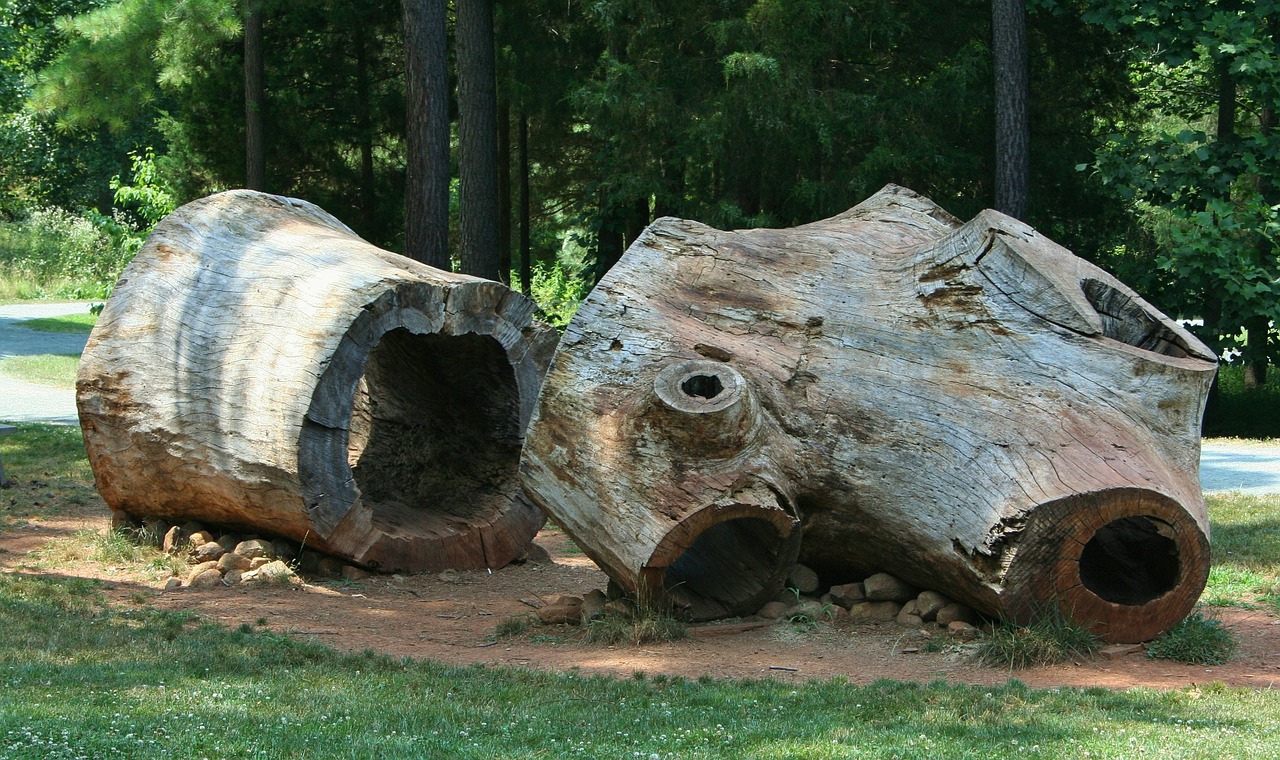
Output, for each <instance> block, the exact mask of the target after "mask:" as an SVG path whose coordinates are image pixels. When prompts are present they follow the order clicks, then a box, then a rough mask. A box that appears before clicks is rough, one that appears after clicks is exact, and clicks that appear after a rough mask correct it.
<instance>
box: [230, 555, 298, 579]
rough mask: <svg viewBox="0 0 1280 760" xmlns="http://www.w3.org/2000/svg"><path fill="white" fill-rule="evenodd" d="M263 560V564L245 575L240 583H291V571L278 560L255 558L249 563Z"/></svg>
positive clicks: (292, 577)
mask: <svg viewBox="0 0 1280 760" xmlns="http://www.w3.org/2000/svg"><path fill="white" fill-rule="evenodd" d="M258 560H264V562H263V564H262V565H260V566H258V567H255V568H252V569H251V570H249V572H247V573H245V574H244V576H243V578H242V579H241V582H242V583H250V582H253V583H291V582H292V581H293V579H294V577H295V576H294V574H293V570H291V569H290V568H289V566H288V565H286V564H285V563H284V562H281V561H280V560H278V559H272V560H268V559H266V558H265V557H255V558H254V559H253V560H251V562H256V561H258Z"/></svg>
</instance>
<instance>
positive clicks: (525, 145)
mask: <svg viewBox="0 0 1280 760" xmlns="http://www.w3.org/2000/svg"><path fill="white" fill-rule="evenodd" d="M518 140H519V147H518V150H519V152H520V290H521V291H522V292H523V293H524V294H525V295H526V296H528V295H531V294H532V293H533V265H532V263H531V262H530V261H529V257H530V255H531V251H530V247H531V246H530V242H529V241H530V219H529V115H528V114H526V113H521V114H520V135H519V137H518Z"/></svg>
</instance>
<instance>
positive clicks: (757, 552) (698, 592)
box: [663, 517, 784, 620]
mask: <svg viewBox="0 0 1280 760" xmlns="http://www.w3.org/2000/svg"><path fill="white" fill-rule="evenodd" d="M783 551H784V537H783V536H782V535H780V534H779V532H778V528H777V526H775V525H774V524H773V523H771V522H769V521H768V520H763V519H760V518H755V517H740V518H737V519H733V520H726V521H725V522H721V523H717V524H715V525H712V526H711V527H710V528H707V529H706V530H704V531H703V532H702V533H700V534H699V535H698V537H697V538H696V539H694V541H693V544H692V545H691V546H690V547H689V548H688V549H686V550H685V551H684V553H682V554H681V555H680V556H679V557H678V558H677V559H676V561H675V562H673V563H672V564H671V566H670V567H668V568H667V571H666V574H665V576H664V578H663V588H664V589H665V590H666V592H667V593H668V594H669V595H670V596H671V598H672V600H673V601H674V602H675V603H676V606H677V607H680V608H683V609H685V610H686V611H687V612H688V614H689V615H690V616H691V617H693V618H694V619H695V620H710V619H713V618H717V617H724V616H726V615H740V614H748V613H751V612H755V610H756V608H758V607H759V606H760V604H762V603H763V601H764V600H762V599H760V597H761V595H762V594H764V593H766V592H767V591H768V588H767V586H768V585H769V583H770V581H771V580H772V578H773V577H774V576H775V575H776V574H777V573H778V568H779V565H780V564H781V563H782V552H783Z"/></svg>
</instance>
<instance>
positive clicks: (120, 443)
mask: <svg viewBox="0 0 1280 760" xmlns="http://www.w3.org/2000/svg"><path fill="white" fill-rule="evenodd" d="M533 310H534V305H533V303H532V302H530V301H529V300H528V299H525V298H523V297H522V296H520V295H518V294H516V293H513V292H512V291H510V290H509V289H508V288H506V287H504V286H502V285H500V284H498V283H494V282H489V281H485V280H479V279H476V278H473V277H467V276H465V275H455V274H451V273H448V272H442V271H440V270H438V269H432V268H430V267H427V266H425V265H422V264H420V263H418V262H415V261H413V260H411V259H408V258H405V257H403V256H397V255H395V254H392V253H388V252H386V251H383V250H381V249H378V248H375V247H374V246H372V245H370V244H368V243H366V242H364V241H363V240H361V239H360V238H358V237H356V235H355V234H354V233H353V232H351V231H350V230H349V229H347V228H346V227H345V226H343V225H342V223H340V222H339V221H338V220H336V219H334V218H333V217H331V216H329V215H328V214H326V213H325V212H323V211H321V210H320V209H319V208H317V207H315V206H312V205H311V204H309V203H306V202H303V201H298V200H294V199H290V198H281V197H277V196H269V195H262V194H260V193H254V192H250V191H233V192H230V193H222V194H220V195H215V196H211V197H209V198H205V199H202V200H199V201H196V202H194V203H190V204H188V205H186V206H183V207H182V208H180V209H179V210H178V211H176V212H174V213H173V214H171V215H170V216H168V217H167V218H166V219H165V220H164V221H162V222H161V223H160V224H159V225H158V226H157V227H156V228H155V230H154V231H153V232H152V233H151V236H150V237H149V238H148V240H147V243H146V245H144V246H143V248H142V250H141V251H140V252H139V253H138V255H137V257H136V258H135V259H134V260H133V262H132V263H131V264H130V265H129V266H128V268H127V269H126V270H125V273H124V275H123V277H122V279H121V281H120V284H119V285H118V286H117V287H116V290H115V293H114V294H113V295H112V297H111V298H110V299H109V300H108V302H107V304H106V307H105V308H104V309H103V312H102V315H101V318H100V321H99V322H98V324H97V326H96V327H95V328H94V331H93V333H92V334H91V336H90V338H89V342H88V345H87V346H86V348H85V351H84V355H83V358H82V360H81V364H80V373H79V377H78V379H77V391H76V392H77V405H78V407H79V412H80V420H81V425H82V428H83V431H84V438H85V447H86V450H87V451H88V455H89V461H90V463H91V464H92V466H93V471H94V477H95V479H96V481H97V485H98V489H99V491H100V492H101V494H102V497H103V498H104V499H105V500H106V502H107V503H108V504H109V505H110V506H111V507H112V508H113V509H117V510H121V511H124V512H127V513H129V514H131V515H133V516H135V517H138V518H147V517H164V518H167V519H170V520H175V521H176V520H178V519H197V520H201V521H203V522H208V523H214V524H223V525H227V526H239V527H241V528H249V529H252V530H254V531H257V532H263V533H270V534H274V535H280V536H284V537H287V538H290V539H293V540H295V541H299V542H301V543H303V544H304V545H305V546H307V547H308V548H314V549H317V550H320V551H325V552H329V553H331V554H335V555H338V556H340V557H344V558H346V559H348V560H349V561H351V562H355V563H357V564H361V565H365V566H368V567H373V568H376V569H379V570H383V571H393V570H398V571H438V570H442V569H445V568H458V569H479V568H485V567H500V566H502V565H504V564H506V563H507V562H509V561H510V560H511V559H513V558H515V557H516V556H517V555H518V554H519V553H521V552H522V551H523V550H524V548H525V547H526V546H527V544H528V542H529V541H530V540H531V539H532V537H533V535H534V533H536V531H537V530H538V528H539V527H540V526H541V525H542V522H543V517H542V515H541V514H540V513H539V512H538V511H537V510H536V509H534V508H533V507H532V505H530V504H529V503H528V501H527V500H526V499H525V497H524V496H523V495H522V494H521V493H520V488H519V483H518V475H517V466H518V463H519V452H520V444H521V438H522V434H523V431H524V428H525V425H526V423H527V420H528V418H529V415H530V414H531V412H532V407H533V403H534V399H535V396H536V394H537V390H538V384H539V382H540V379H541V367H542V366H545V361H546V359H547V357H549V354H550V351H551V348H552V346H553V345H554V340H555V333H554V331H553V330H550V329H549V328H547V327H545V326H543V325H539V324H537V323H534V322H532V321H531V314H532V313H533Z"/></svg>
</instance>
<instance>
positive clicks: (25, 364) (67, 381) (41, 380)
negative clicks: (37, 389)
mask: <svg viewBox="0 0 1280 760" xmlns="http://www.w3.org/2000/svg"><path fill="white" fill-rule="evenodd" d="M79 366H80V355H79V354H35V355H32V356H10V357H8V358H5V359H0V374H4V375H7V376H9V377H12V378H14V379H15V380H23V381H25V382H28V383H36V384H37V385H48V386H51V387H54V388H63V389H71V388H75V387H76V369H77V368H78V367H79Z"/></svg>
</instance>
